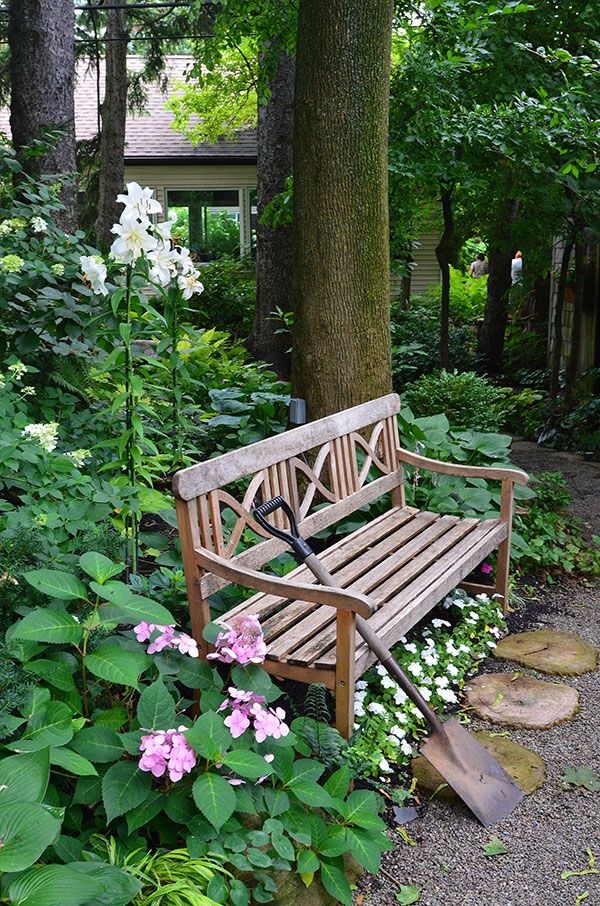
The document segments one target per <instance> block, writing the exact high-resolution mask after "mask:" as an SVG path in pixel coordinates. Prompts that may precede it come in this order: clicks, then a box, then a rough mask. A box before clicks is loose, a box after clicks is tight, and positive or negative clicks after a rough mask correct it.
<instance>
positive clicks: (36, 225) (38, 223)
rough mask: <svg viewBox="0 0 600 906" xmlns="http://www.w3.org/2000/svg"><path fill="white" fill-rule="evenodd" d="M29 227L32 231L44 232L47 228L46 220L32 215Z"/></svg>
mask: <svg viewBox="0 0 600 906" xmlns="http://www.w3.org/2000/svg"><path fill="white" fill-rule="evenodd" d="M31 229H32V230H33V232H34V233H45V232H46V230H47V229H48V221H47V220H44V218H43V217H32V218H31Z"/></svg>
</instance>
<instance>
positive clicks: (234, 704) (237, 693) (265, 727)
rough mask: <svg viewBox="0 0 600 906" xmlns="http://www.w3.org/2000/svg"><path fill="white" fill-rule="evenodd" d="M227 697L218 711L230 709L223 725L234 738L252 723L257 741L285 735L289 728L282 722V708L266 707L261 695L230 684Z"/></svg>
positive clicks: (283, 718) (283, 716)
mask: <svg viewBox="0 0 600 906" xmlns="http://www.w3.org/2000/svg"><path fill="white" fill-rule="evenodd" d="M228 692H229V698H226V699H225V701H224V702H223V704H222V705H221V707H220V708H219V711H225V710H227V708H230V709H231V713H230V714H228V715H227V717H226V718H225V726H226V727H228V728H229V732H230V733H231V735H232V736H233V738H234V739H237V738H238V737H239V736H241V735H242V734H243V733H245V732H246V730H247V729H248V728H249V727H250V724H252V725H253V730H254V733H255V737H256V741H257V742H264V741H265V739H267V737H269V736H270V737H272V738H273V739H281V737H283V736H287V735H288V733H289V732H290V728H289V727H288V725H287V724H286V723H285V722H284V720H285V711H284V710H283V708H267V707H265V705H266V701H265V698H264V696H263V695H255V694H254V693H253V692H245V691H244V690H243V689H236V688H235V687H234V686H231V687H230V688H229V689H228Z"/></svg>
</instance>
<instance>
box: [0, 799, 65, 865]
mask: <svg viewBox="0 0 600 906" xmlns="http://www.w3.org/2000/svg"><path fill="white" fill-rule="evenodd" d="M59 830H60V821H57V819H56V818H54V817H53V816H52V815H51V814H50V813H49V812H48V811H46V809H44V808H43V807H42V806H41V805H37V804H34V803H31V802H12V803H10V804H9V805H5V806H3V807H2V809H0V839H1V840H2V847H0V871H23V869H25V868H29V866H30V865H32V864H33V862H35V861H36V860H37V859H39V857H40V856H41V855H42V853H43V852H44V850H45V849H46V847H47V846H49V845H50V844H51V843H52V841H53V840H54V838H55V837H56V835H57V834H58V831H59Z"/></svg>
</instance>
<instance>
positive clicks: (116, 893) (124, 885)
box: [68, 862, 142, 906]
mask: <svg viewBox="0 0 600 906" xmlns="http://www.w3.org/2000/svg"><path fill="white" fill-rule="evenodd" d="M68 868H71V869H74V870H75V871H77V872H81V873H82V874H83V875H85V877H86V883H87V884H89V885H94V886H95V885H96V884H99V885H100V891H98V890H95V892H94V893H92V891H91V890H90V892H89V893H88V896H90V895H91V897H92V898H91V899H90V900H89V902H88V901H87V900H86V901H85V906H127V904H128V903H130V902H131V901H132V900H133V898H134V897H135V896H136V895H137V894H138V893H139V891H140V890H141V888H142V882H141V881H138V880H137V878H134V877H132V876H131V875H130V874H129V873H128V872H126V871H123V869H121V868H118V867H117V866H116V865H106V864H104V863H103V862H74V863H71V865H69V866H68Z"/></svg>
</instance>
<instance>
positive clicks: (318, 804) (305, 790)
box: [290, 780, 331, 808]
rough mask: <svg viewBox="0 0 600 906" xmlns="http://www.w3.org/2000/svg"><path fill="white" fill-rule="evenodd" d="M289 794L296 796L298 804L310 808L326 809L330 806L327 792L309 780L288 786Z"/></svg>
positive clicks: (329, 797)
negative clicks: (301, 803) (300, 803)
mask: <svg viewBox="0 0 600 906" xmlns="http://www.w3.org/2000/svg"><path fill="white" fill-rule="evenodd" d="M290 792H291V793H293V794H294V796H297V797H298V799H299V800H300V802H303V803H304V804H305V805H310V806H312V808H327V806H329V805H331V796H330V795H329V793H328V792H327V790H326V789H325V788H324V787H322V786H319V784H318V783H313V782H312V781H310V780H306V781H302V782H299V783H295V784H294V785H293V786H290Z"/></svg>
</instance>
